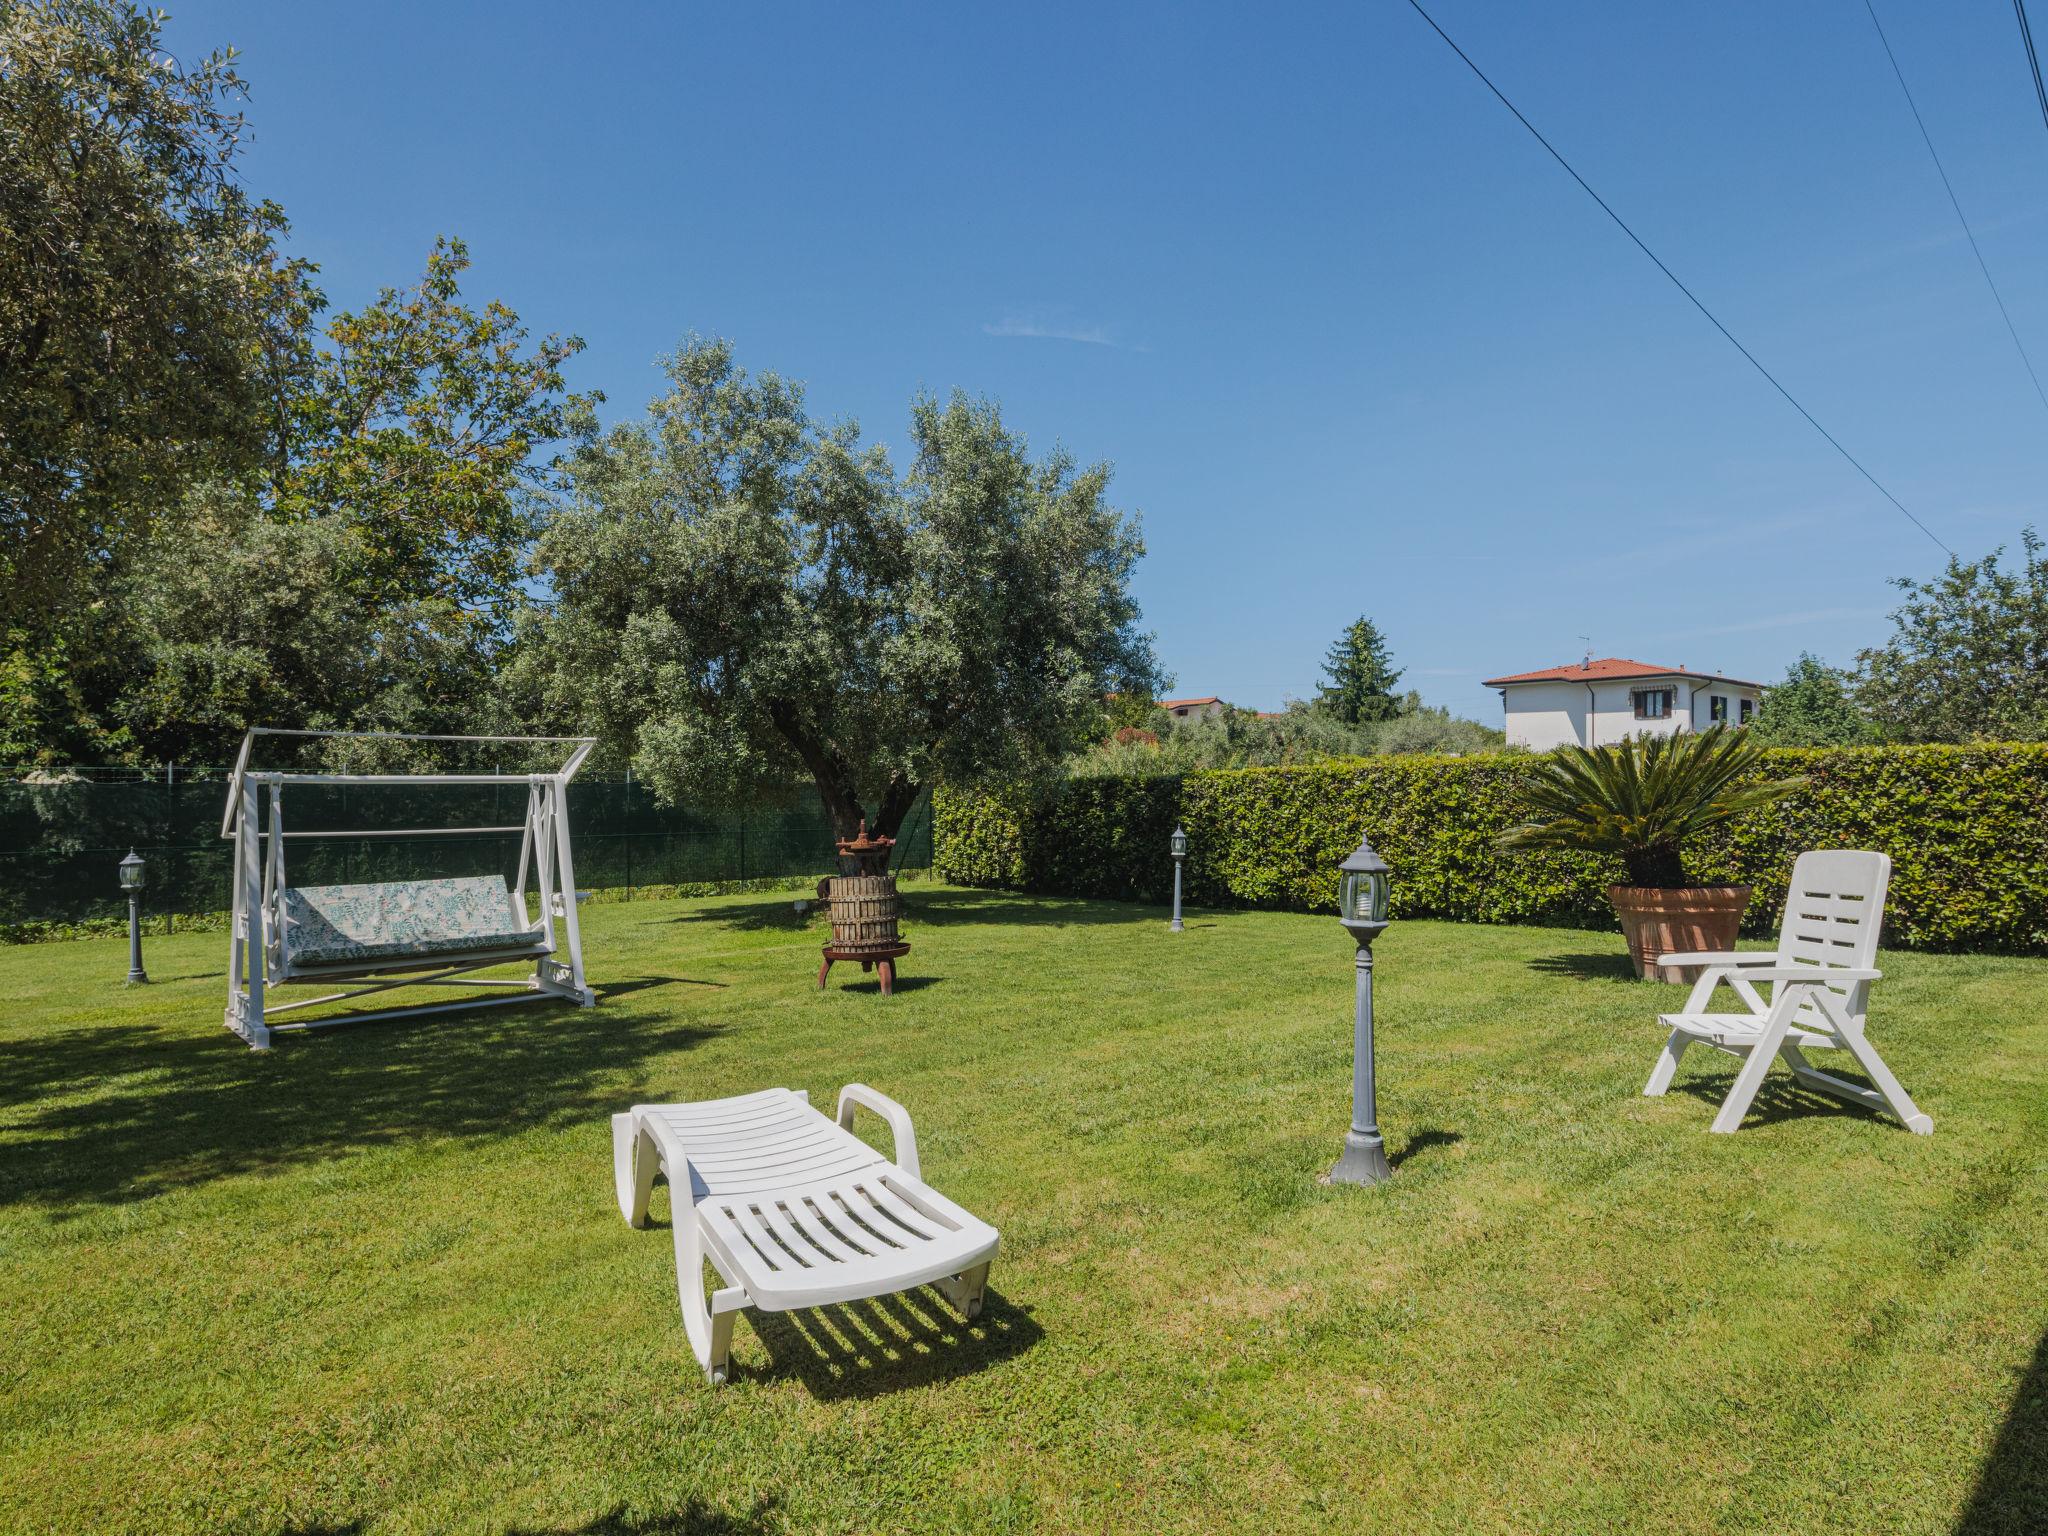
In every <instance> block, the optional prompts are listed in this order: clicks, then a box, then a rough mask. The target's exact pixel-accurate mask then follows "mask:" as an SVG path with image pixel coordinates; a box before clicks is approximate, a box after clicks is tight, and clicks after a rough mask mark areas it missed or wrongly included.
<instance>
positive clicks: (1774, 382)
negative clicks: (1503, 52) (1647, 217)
mask: <svg viewBox="0 0 2048 1536" xmlns="http://www.w3.org/2000/svg"><path fill="white" fill-rule="evenodd" d="M1408 4H1409V5H1410V6H1412V7H1413V8H1414V10H1415V14H1416V15H1418V16H1420V17H1421V18H1422V19H1423V20H1424V21H1426V22H1428V23H1429V27H1430V30H1431V31H1432V32H1434V33H1436V35H1437V36H1438V37H1440V38H1442V39H1443V40H1444V43H1445V45H1446V46H1448V47H1449V48H1450V50H1451V52H1453V53H1455V54H1456V55H1457V56H1458V57H1459V59H1460V60H1462V61H1463V63H1464V65H1465V67H1466V68H1467V69H1469V70H1471V71H1472V73H1473V74H1475V75H1477V76H1478V77H1479V83H1480V84H1481V85H1483V86H1485V87H1486V88H1487V89H1488V90H1489V91H1491V92H1493V94H1494V97H1495V99H1496V100H1498V101H1499V102H1500V104H1501V105H1502V106H1504V107H1506V108H1507V109H1508V111H1510V112H1511V113H1513V114H1514V118H1515V121H1516V122H1518V123H1520V124H1521V125H1522V126H1523V127H1524V128H1526V129H1528V130H1529V136H1530V137H1531V138H1533V139H1534V140H1535V141H1536V142H1537V143H1538V144H1541V145H1542V146H1543V148H1544V150H1545V151H1546V152H1547V153H1548V154H1549V156H1550V158H1551V159H1553V160H1555V161H1556V162H1557V163H1558V164H1559V165H1561V166H1563V167H1564V170H1565V174H1566V175H1567V176H1569V177H1571V179H1572V180H1573V181H1576V182H1577V183H1578V184H1579V188H1580V190H1581V191H1583V192H1584V193H1585V194H1586V196H1588V197H1590V198H1592V199H1593V201H1594V202H1596V203H1598V204H1599V205H1600V211H1601V212H1602V213H1604V214H1606V215H1607V217H1608V218H1610V219H1612V220H1613V221H1614V224H1615V227H1616V228H1617V229H1619V230H1620V231H1621V232H1622V233H1623V234H1624V235H1627V236H1628V237H1629V239H1630V240H1631V241H1633V242H1634V244H1635V247H1636V249H1637V250H1639V251H1641V252H1642V253H1643V254H1644V255H1645V256H1647V257H1649V258H1650V260H1651V262H1653V263H1654V264H1655V265H1656V268H1657V270H1658V271H1659V272H1662V273H1663V274H1664V275H1665V276H1666V277H1667V278H1669V279H1670V280H1671V286H1672V287H1674V288H1676V289H1677V290H1678V291H1679V292H1680V293H1682V294H1684V295H1685V297H1686V299H1687V300H1688V301H1689V302H1690V303H1691V304H1692V307H1693V308H1694V309H1696V310H1698V311H1699V312H1700V313H1701V314H1703V315H1705V316H1706V317H1707V323H1708V324H1710V325H1711V326H1713V328H1714V329H1715V330H1717V331H1719V332H1720V333H1721V335H1722V336H1723V337H1724V338H1725V339H1726V340H1727V342H1728V345H1730V346H1731V347H1733V348H1734V349H1735V350H1736V351H1738V352H1740V353H1741V354H1742V355H1743V357H1744V359H1745V360H1747V361H1748V363H1749V365H1750V367H1752V368H1754V369H1755V370H1756V371H1757V372H1758V373H1760V374H1762V375H1763V376H1764V379H1765V381H1766V382H1767V383H1769V385H1770V386H1771V388H1773V389H1775V390H1776V391H1777V392H1778V393H1779V394H1781V395H1783V396H1784V397H1785V401H1786V403H1787V404H1788V405H1790V406H1791V407H1792V409H1793V410H1795V411H1797V412H1798V413H1799V414H1800V415H1801V416H1804V417H1805V418H1806V423H1807V425H1808V426H1810V427H1812V428H1813V430H1814V431H1816V432H1818V433H1819V434H1820V435H1821V436H1822V437H1824V438H1826V439H1827V441H1828V446H1829V447H1831V448H1833V449H1834V450H1835V452H1837V453H1839V454H1840V455H1841V456H1842V457H1843V458H1844V459H1846V460H1848V462H1849V466H1850V467H1851V468H1852V469H1854V470H1855V471H1856V473H1857V474H1859V475H1861V476H1862V477H1863V478H1864V479H1865V480H1868V481H1869V482H1870V483H1871V485H1872V486H1874V487H1875V488H1876V490H1877V493H1878V495H1880V496H1882V497H1883V498H1884V499H1885V500H1886V501H1888V502H1890V503H1891V504H1892V505H1893V506H1894V507H1896V508H1898V510H1899V512H1900V514H1901V515H1903V516H1904V517H1905V519H1906V521H1907V522H1909V523H1911V524H1912V525H1913V526H1914V527H1915V528H1918V529H1919V530H1920V531H1921V532H1922V533H1924V534H1926V535H1927V537H1928V538H1929V539H1931V540H1933V542H1934V544H1935V546H1936V547H1937V548H1938V549H1940V550H1941V551H1942V552H1943V553H1944V554H1946V555H1948V556H1949V557H1950V558H1951V559H1953V558H1954V557H1955V551H1954V550H1952V549H1950V548H1949V547H1948V546H1947V545H1946V544H1944V543H1942V541H1941V539H1940V538H1939V537H1938V536H1937V535H1936V534H1935V532H1934V530H1933V529H1932V528H1929V527H1928V526H1927V525H1926V524H1925V523H1923V522H1921V521H1920V519H1919V518H1917V517H1915V516H1914V515H1913V512H1912V509H1911V508H1910V507H1908V506H1907V505H1906V504H1905V503H1904V502H1903V501H1901V500H1899V498H1898V497H1896V496H1894V495H1893V494H1892V493H1891V492H1890V491H1888V490H1886V489H1885V486H1884V482H1883V481H1881V480H1879V479H1878V478H1877V476H1875V475H1873V474H1872V473H1871V472H1870V471H1869V470H1867V469H1865V468H1864V467H1863V464H1862V461H1861V460H1859V459H1858V458H1857V457H1856V455H1855V454H1853V453H1851V452H1850V451H1849V450H1848V449H1847V448H1844V447H1843V446H1842V444H1841V442H1840V440H1839V439H1837V438H1836V436H1835V434H1834V433H1832V432H1830V431H1829V430H1828V429H1827V428H1826V427H1824V426H1822V425H1821V424H1820V422H1819V420H1818V419H1816V418H1815V416H1814V414H1813V412H1811V411H1809V410H1808V409H1807V408H1806V407H1805V406H1803V405H1801V404H1800V403H1799V401H1798V400H1797V399H1796V398H1795V397H1794V396H1793V394H1792V391H1791V390H1789V389H1787V388H1786V387H1785V386H1784V385H1783V384H1780V383H1779V382H1778V379H1777V375H1775V374H1773V373H1772V372H1771V370H1770V369H1768V368H1766V367H1765V366H1764V365H1763V364H1762V363H1760V362H1758V361H1757V359H1756V354H1755V353H1753V352H1751V351H1750V350H1749V348H1747V347H1745V346H1744V345H1743V344H1742V343H1741V342H1739V341H1737V340H1736V339H1735V333H1734V332H1733V331H1731V330H1729V329H1728V327H1727V326H1725V325H1723V324H1722V323H1721V322H1720V319H1719V318H1718V317H1717V316H1716V315H1715V314H1714V312H1713V311H1712V310H1711V309H1709V308H1707V306H1706V305H1705V304H1703V303H1701V302H1700V299H1699V296H1698V295H1697V294H1695V293H1694V292H1693V291H1692V290H1691V289H1690V288H1688V287H1686V286H1685V284H1684V283H1683V282H1681V281H1680V280H1679V276H1678V274H1677V273H1676V272H1673V271H1672V270H1671V269H1670V268H1669V267H1667V266H1666V265H1664V260H1663V258H1662V257H1660V256H1659V255H1658V254H1657V253H1656V252H1655V251H1653V250H1651V249H1650V248H1649V246H1647V245H1645V244H1644V243H1643V238H1642V236H1640V235H1638V234H1637V233H1636V232H1635V231H1634V230H1633V229H1630V228H1629V227H1628V221H1627V220H1626V219H1624V218H1622V216H1621V215H1620V214H1618V213H1616V212H1615V211H1614V209H1613V208H1611V207H1610V206H1608V202H1607V199H1606V198H1604V197H1602V196H1601V195H1600V194H1599V193H1598V192H1595V191H1594V190H1593V187H1592V184H1591V183H1590V182H1588V181H1587V180H1586V178H1585V177H1583V176H1581V175H1580V174H1579V173H1578V172H1577V171H1576V170H1574V169H1572V163H1571V161H1569V160H1567V159H1565V157H1564V156H1563V155H1561V154H1559V153H1558V152H1557V149H1556V147H1555V146H1554V145H1552V144H1551V142H1550V140H1548V139H1546V138H1545V137H1543V135H1542V134H1541V133H1540V132H1538V131H1537V128H1536V125H1535V124H1534V123H1532V122H1530V121H1529V119H1528V118H1526V117H1524V116H1523V115H1522V109H1521V108H1520V107H1518V106H1516V105H1515V104H1514V103H1513V102H1512V101H1509V100H1508V98H1507V94H1506V92H1504V91H1502V90H1501V88H1500V87H1499V86H1497V85H1495V84H1494V83H1493V81H1492V80H1491V79H1489V78H1488V76H1487V73H1486V71H1485V70H1483V69H1481V68H1480V67H1479V66H1478V65H1477V64H1475V63H1473V62H1472V56H1471V55H1470V54H1468V53H1466V52H1465V50H1464V49H1462V48H1460V47H1459V46H1458V45H1457V42H1456V41H1455V40H1454V39H1453V38H1452V37H1451V34H1450V33H1448V32H1446V31H1445V30H1444V29H1443V28H1442V27H1440V26H1438V25H1437V21H1436V18H1435V17H1434V16H1432V15H1430V14H1429V12H1428V11H1426V10H1424V9H1423V7H1422V0H1408Z"/></svg>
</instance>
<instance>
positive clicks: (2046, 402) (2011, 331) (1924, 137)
mask: <svg viewBox="0 0 2048 1536" xmlns="http://www.w3.org/2000/svg"><path fill="white" fill-rule="evenodd" d="M2014 3H2015V4H2017V3H2018V0H2014ZM1863 9H1865V10H1866V11H1868V12H1870V24H1871V25H1872V26H1873V27H1876V28H1877V40H1878V41H1879V42H1880V43H1883V44H1884V56H1885V57H1886V58H1888V59H1890V60H1891V61H1892V73H1893V74H1894V75H1896V76H1898V80H1899V89H1900V90H1901V91H1903V92H1905V95H1906V105H1907V106H1908V107H1909V108H1910V109H1911V110H1912V113H1913V122H1914V125H1915V126H1916V127H1918V128H1919V130H1920V142H1921V143H1923V144H1925V145H1926V146H1927V158H1928V159H1930V160H1932V161H1933V162H1934V170H1935V174H1937V175H1938V176H1940V177H1941V186H1942V190H1943V191H1945V192H1946V193H1948V202H1949V206H1950V207H1951V208H1953V209H1955V211H1956V222H1957V223H1958V224H1960V225H1962V226H1963V233H1964V235H1966V236H1967V237H1968V238H1969V241H1970V253H1971V254H1972V255H1973V256H1975V257H1976V258H1977V270H1978V271H1979V272H1982V273H1983V274H1984V286H1985V287H1987V288H1989V289H1990V290H1991V301H1992V303H1994V304H1996V305H1997V306H1998V314H1999V318H2000V319H2002V320H2004V321H2005V329H2006V332H2007V334H2008V335H2010V336H2011V337H2012V344H2013V345H2014V346H2015V347H2017V348H2018V349H2019V354H2020V362H2021V363H2022V364H2023V365H2024V366H2025V367H2026V370H2027V377H2028V378H2030V379H2032V380H2033V381H2034V393H2035V394H2037V395H2039V396H2040V397H2041V404H2042V406H2043V407H2044V408H2048V390H2043V389H2042V388H2041V376H2040V375H2039V374H2038V373H2036V372H2034V360H2033V359H2032V358H2031V357H2029V356H2027V349H2026V346H2025V345H2024V344H2023V343H2022V342H2021V341H2020V333H2019V330H2018V328H2017V327H2016V326H2014V325H2013V323H2012V316H2011V315H2010V314H2009V313H2007V311H2006V307H2005V296H2004V295H2003V294H2001V293H2000V292H1999V291H1998V284H1996V283H1994V282H1993V281H1992V280H1991V268H1990V267H1988V266H1986V265H1985V263H1984V252H1983V251H1982V250H1980V249H1978V246H1977V235H1976V231H1974V230H1972V229H1971V228H1970V221H1969V220H1968V219H1966V218H1964V217H1963V205H1962V203H1961V202H1960V201H1959V200H1958V199H1957V197H1956V189H1955V188H1954V187H1953V186H1951V185H1950V184H1949V179H1948V170H1947V168H1946V167H1944V166H1943V165H1942V163H1941V156H1940V155H1938V154H1937V153H1935V149H1934V137H1933V135H1932V134H1930V133H1928V131H1927V124H1926V122H1925V121H1924V120H1923V119H1922V118H1921V116H1920V104H1919V103H1918V102H1916V101H1914V100H1913V91H1912V87H1910V86H1908V85H1907V84H1906V72H1905V71H1904V70H1903V69H1901V68H1899V56H1898V55H1897V54H1895V53H1893V52H1892V42H1891V39H1890V38H1888V37H1886V36H1885V35H1884V24H1883V23H1882V22H1880V21H1879V20H1878V19H1877V7H1876V6H1875V5H1873V4H1872V3H1871V0H1863Z"/></svg>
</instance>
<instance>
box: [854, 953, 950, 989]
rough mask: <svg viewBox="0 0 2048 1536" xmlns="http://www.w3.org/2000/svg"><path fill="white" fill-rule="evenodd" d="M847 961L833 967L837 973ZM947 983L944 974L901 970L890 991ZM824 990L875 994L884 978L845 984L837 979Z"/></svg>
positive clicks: (877, 977) (873, 977) (872, 977)
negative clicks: (920, 974) (932, 974)
mask: <svg viewBox="0 0 2048 1536" xmlns="http://www.w3.org/2000/svg"><path fill="white" fill-rule="evenodd" d="M846 963H847V962H846V961H844V960H841V961H840V962H839V963H838V965H835V966H834V967H833V970H834V972H835V974H836V973H837V971H838V969H839V966H841V965H845V964H846ZM945 983H946V978H945V977H943V976H905V975H904V974H903V973H902V972H900V971H899V972H897V975H896V981H895V984H894V985H893V986H892V987H891V988H890V991H891V992H919V991H922V990H923V989H924V988H926V987H940V986H944V985H945ZM824 990H825V991H827V992H866V993H869V994H874V993H878V992H880V991H881V990H882V980H881V978H880V977H879V976H870V977H869V978H868V979H867V980H865V981H849V982H847V983H846V984H845V985H844V986H841V985H840V984H839V983H838V981H837V980H833V981H830V982H828V983H827V984H826V986H825V988H824Z"/></svg>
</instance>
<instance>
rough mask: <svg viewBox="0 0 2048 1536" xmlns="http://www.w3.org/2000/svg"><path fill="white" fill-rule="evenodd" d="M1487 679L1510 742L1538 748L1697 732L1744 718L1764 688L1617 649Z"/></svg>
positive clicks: (1740, 722) (1751, 712)
mask: <svg viewBox="0 0 2048 1536" xmlns="http://www.w3.org/2000/svg"><path fill="white" fill-rule="evenodd" d="M1486 686H1487V687H1489V688H1498V689H1499V690H1500V698H1501V707H1502V710H1503V711H1504V713H1505V716H1506V719H1505V725H1506V729H1507V737H1508V745H1509V746H1511V747H1528V748H1530V749H1532V750H1534V751H1538V752H1547V751H1549V750H1550V749H1551V748H1552V747H1559V746H1565V745H1570V744H1576V745H1578V746H1582V747H1595V746H1607V745H1612V744H1613V743H1615V742H1617V741H1620V740H1621V739H1622V738H1623V737H1626V736H1643V735H1661V736H1668V735H1672V734H1675V733H1676V732H1679V731H1688V730H1690V731H1703V730H1705V729H1707V727H1709V726H1711V725H1717V724H1719V723H1721V722H1722V721H1724V720H1725V721H1727V722H1729V723H1730V724H1733V725H1747V724H1749V722H1750V721H1751V720H1752V719H1753V718H1755V715H1756V711H1757V707H1758V706H1759V705H1760V704H1761V703H1762V702H1763V695H1764V690H1763V685H1762V684H1761V683H1750V682H1744V681H1743V680H1742V679H1741V678H1735V677H1724V676H1722V675H1721V674H1720V673H1718V672H1695V671H1691V670H1689V669H1687V668H1686V667H1684V666H1677V667H1663V666H1657V665H1655V664H1653V663H1651V662H1647V661H1629V660H1627V659H1626V658H1624V657H1620V656H1606V657H1602V658H1600V659H1598V660H1595V659H1594V658H1593V657H1591V656H1588V657H1587V658H1586V659H1585V660H1584V661H1579V662H1572V663H1569V664H1567V665H1565V666H1561V667H1541V668H1538V669H1537V670H1536V671H1534V672H1511V673H1509V674H1507V675H1506V676H1504V677H1489V678H1488V679H1486Z"/></svg>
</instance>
